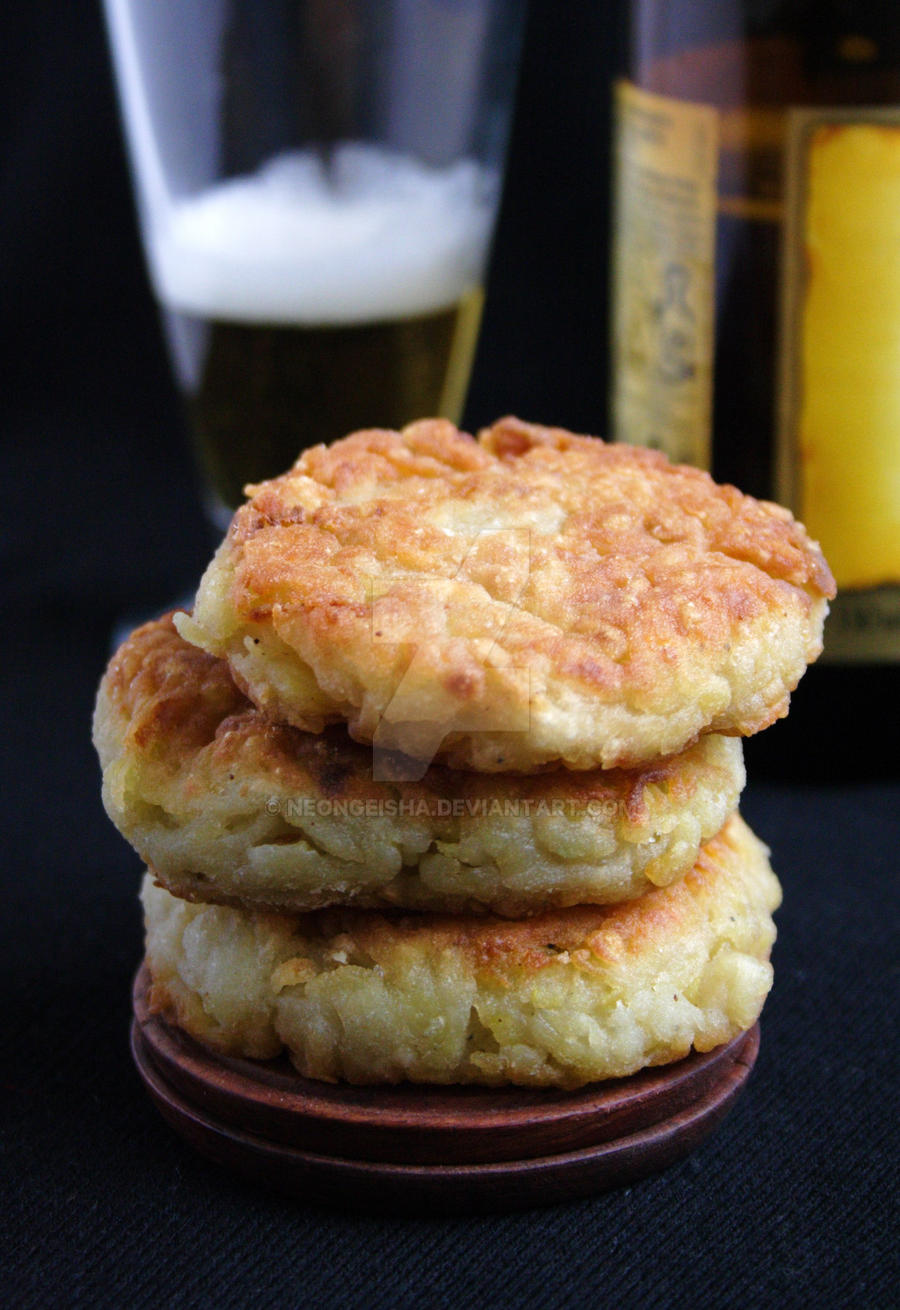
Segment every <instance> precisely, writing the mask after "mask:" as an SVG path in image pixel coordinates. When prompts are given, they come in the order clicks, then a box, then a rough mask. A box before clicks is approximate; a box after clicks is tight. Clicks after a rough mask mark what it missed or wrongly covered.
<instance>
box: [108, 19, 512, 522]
mask: <svg viewBox="0 0 900 1310" xmlns="http://www.w3.org/2000/svg"><path fill="white" fill-rule="evenodd" d="M105 10H106V19H107V28H108V32H109V37H110V46H111V51H112V57H113V65H114V68H115V74H116V82H117V87H118V92H119V102H120V106H121V110H122V117H123V123H124V128H125V136H126V140H127V144H128V153H129V158H130V162H131V166H132V174H133V178H134V187H135V193H136V198H137V204H138V211H139V217H140V225H141V232H142V237H143V242H144V248H145V252H146V257H147V263H148V267H149V272H150V278H151V282H152V285H153V288H154V291H155V293H156V296H157V299H158V301H159V304H160V307H161V310H162V315H163V322H164V327H165V335H166V338H167V341H168V345H169V349H170V353H171V357H172V362H173V366H174V370H175V374H176V377H177V380H178V383H179V385H180V388H181V390H182V392H183V394H184V396H185V399H186V402H187V410H188V416H189V420H190V427H191V430H192V434H193V437H194V439H195V442H196V447H197V453H198V456H199V462H200V468H201V473H202V475H203V481H204V487H205V490H206V492H207V494H208V496H209V509H210V512H211V514H212V516H213V518H214V519H215V521H216V522H217V523H219V524H221V523H222V522H223V521H224V522H227V519H228V517H229V514H230V511H231V509H232V508H233V507H234V506H235V505H236V504H237V503H239V501H240V498H241V495H242V488H243V486H244V484H245V483H247V482H253V481H257V480H259V479H262V478H265V477H268V476H272V475H274V474H277V473H280V472H282V471H283V470H284V469H285V468H288V467H289V466H290V465H291V464H292V463H293V461H294V459H295V458H296V457H297V455H298V453H299V452H300V450H301V449H303V448H305V447H307V446H311V445H314V444H316V443H317V442H320V441H326V442H327V441H332V440H334V439H335V438H337V437H340V436H342V435H344V434H345V433H347V432H350V431H353V430H354V429H356V428H361V427H398V426H401V425H402V424H404V423H406V422H409V421H411V420H413V419H416V418H421V417H425V416H431V415H442V416H445V417H448V418H451V419H453V420H455V421H458V419H459V417H460V414H461V411H462V407H463V403H464V400H465V394H466V390H467V387H468V381H469V373H470V370H471V364H472V358H473V354H474V349H475V343H476V338H477V334H478V326H479V319H480V314H481V304H482V299H483V291H482V285H483V279H484V274H485V268H486V264H487V259H488V254H489V249H490V242H491V236H492V231H493V226H494V221H495V217H496V212H497V207H498V202H499V196H500V189H501V183H502V171H503V161H504V155H505V148H506V142H507V137H508V131H509V123H510V117H511V107H512V100H513V92H514V84H515V73H516V66H517V59H518V50H519V45H520V37H521V24H522V10H523V4H522V3H519V0H105Z"/></svg>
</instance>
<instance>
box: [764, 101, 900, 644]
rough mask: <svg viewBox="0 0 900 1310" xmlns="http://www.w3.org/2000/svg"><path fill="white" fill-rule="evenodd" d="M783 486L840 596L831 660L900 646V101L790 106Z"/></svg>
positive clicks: (829, 632) (782, 494)
mask: <svg viewBox="0 0 900 1310" xmlns="http://www.w3.org/2000/svg"><path fill="white" fill-rule="evenodd" d="M786 163H787V169H786V180H787V187H786V197H785V199H786V227H785V242H784V260H783V274H782V305H783V318H782V342H781V379H780V393H779V405H780V414H779V432H778V459H779V466H778V475H779V478H778V495H779V498H780V499H782V500H784V501H785V502H786V503H787V504H789V505H790V506H791V508H792V509H793V510H794V511H795V513H796V514H797V515H798V516H799V517H800V518H801V519H802V520H803V522H804V523H805V524H806V526H807V528H808V529H809V532H810V534H811V535H812V536H813V537H815V538H817V539H818V540H819V542H820V543H821V545H822V549H823V551H824V553H825V556H826V558H827V560H828V562H829V564H830V565H831V568H832V570H833V572H834V574H835V578H836V579H837V584H838V589H839V595H838V598H837V601H836V602H835V604H834V606H833V609H832V614H831V615H830V616H829V620H828V626H827V628H826V640H825V658H826V659H828V658H830V659H840V660H848V659H856V660H885V659H896V658H897V657H898V655H900V110H897V109H892V110H880V109H873V110H868V109H851V110H846V111H843V110H834V109H831V110H792V111H791V112H790V114H789V115H788V150H787V160H786Z"/></svg>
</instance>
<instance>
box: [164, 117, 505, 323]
mask: <svg viewBox="0 0 900 1310" xmlns="http://www.w3.org/2000/svg"><path fill="white" fill-rule="evenodd" d="M497 194H498V179H497V175H496V173H494V172H489V171H487V170H485V169H484V168H482V167H480V166H479V165H478V164H476V163H475V162H474V161H473V160H462V161H460V162H458V163H456V164H453V165H451V166H450V167H447V168H442V169H432V168H428V167H426V166H425V165H423V164H421V163H419V162H418V161H417V160H414V159H411V158H409V157H406V156H403V155H398V154H396V153H394V152H392V151H389V150H386V149H384V148H382V147H378V146H373V145H366V144H362V143H356V142H345V143H343V144H341V145H340V146H338V147H337V148H336V149H335V150H334V151H333V153H332V156H331V160H330V163H329V165H328V167H327V168H326V166H325V165H324V163H323V161H322V160H321V159H320V157H319V156H318V155H317V154H315V153H314V152H312V151H291V152H288V153H285V154H281V155H277V156H275V157H273V158H272V159H270V160H269V161H267V162H266V163H265V164H264V165H263V166H262V167H261V168H260V169H259V171H258V172H257V173H255V174H253V175H247V176H241V177H236V178H231V179H228V180H226V181H223V182H220V183H218V184H216V185H215V186H212V187H210V188H208V189H207V190H205V191H203V192H201V193H200V194H199V195H196V196H192V197H190V198H188V199H182V200H176V201H174V202H171V204H170V205H167V206H166V209H165V212H163V213H160V212H159V211H157V213H156V214H153V213H151V214H150V215H149V216H148V217H149V219H150V223H149V228H150V230H149V234H148V235H149V246H150V262H151V270H152V274H153V278H154V282H155V286H156V291H157V294H158V296H159V297H160V299H161V300H162V302H163V303H164V304H165V305H166V306H167V307H169V308H171V309H176V310H180V311H182V312H184V313H188V314H194V315H197V316H203V317H211V318H219V319H223V318H224V319H237V320H240V321H242V322H256V323H294V324H306V325H314V324H335V323H361V322H372V321H376V320H379V319H386V318H397V317H403V316H406V315H412V314H421V313H427V312H429V311H432V310H438V309H442V308H445V307H447V306H449V305H452V304H454V303H455V302H456V301H457V300H459V298H460V297H461V296H462V295H463V294H464V293H465V292H466V291H468V290H470V289H471V288H472V287H474V286H477V285H478V283H479V282H480V281H481V279H482V277H483V274H484V266H485V262H486V259H487V251H488V244H489V241H490V235H491V228H492V225H493V218H494V212H495V209H496V203H497Z"/></svg>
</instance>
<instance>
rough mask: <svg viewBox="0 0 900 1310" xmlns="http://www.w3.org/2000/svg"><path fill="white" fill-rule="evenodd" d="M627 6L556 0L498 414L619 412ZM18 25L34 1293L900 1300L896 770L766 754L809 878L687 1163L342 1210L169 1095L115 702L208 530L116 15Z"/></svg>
mask: <svg viewBox="0 0 900 1310" xmlns="http://www.w3.org/2000/svg"><path fill="white" fill-rule="evenodd" d="M10 8H11V7H10ZM601 8H602V7H600V6H588V5H586V4H585V5H573V6H571V8H565V13H564V15H561V14H560V13H559V7H555V6H552V5H549V4H544V5H535V6H534V7H533V12H532V20H531V28H530V33H529V42H528V47H527V52H526V62H525V73H524V79H523V99H522V103H521V106H520V114H519V120H518V127H517V136H516V147H515V151H514V156H513V163H512V170H511V176H510V187H509V190H508V193H507V200H506V205H505V209H504V218H503V224H502V227H501V240H500V243H499V245H498V250H497V255H496V258H495V264H494V275H493V278H492V282H491V298H490V302H489V310H488V317H487V323H486V328H485V334H484V338H483V341H482V347H481V351H480V354H479V362H478V368H477V372H476V377H475V381H474V384H473V390H472V399H471V402H470V419H471V421H472V422H480V421H486V420H488V419H490V418H492V417H494V416H496V415H497V414H499V413H502V412H505V411H509V410H515V411H517V412H519V413H521V414H522V415H523V416H524V417H529V418H535V419H539V420H545V421H555V422H560V423H564V424H567V425H570V426H572V427H575V428H576V429H581V430H587V431H598V430H601V429H602V427H603V418H602V414H603V393H604V387H603V370H604V353H603V347H602V341H603V333H604V330H605V329H604V323H605V310H604V308H603V296H604V289H605V282H606V274H605V253H604V252H605V240H606V238H605V222H606V219H605V209H604V196H605V190H604V188H605V181H604V179H605V176H606V168H607V146H606V117H605V116H606V78H607V69H606V59H607V55H606V53H605V46H604V40H605V32H606V26H605V20H604V16H603V13H602V12H601ZM3 21H4V23H6V24H7V26H8V28H9V31H8V33H7V40H6V42H5V49H6V63H5V74H6V78H5V81H6V94H5V97H4V100H3V108H2V120H0V126H2V132H3V147H4V148H3V151H2V156H0V186H2V195H3V204H2V207H0V261H2V285H3V297H2V303H0V314H2V333H3V342H2V345H3V349H2V367H3V371H4V379H3V386H2V395H0V403H2V406H3V413H2V468H0V473H2V477H0V494H2V497H3V503H4V515H3V523H2V533H3V539H2V540H3V545H2V550H3V580H2V588H3V602H4V610H3V616H4V617H3V624H2V636H3V644H4V651H3V657H2V663H0V667H2V678H3V700H4V707H5V749H4V751H3V752H2V767H3V779H2V792H0V804H2V812H3V820H4V828H5V832H6V840H5V852H4V856H5V857H4V860H3V873H2V879H3V899H2V911H0V930H2V934H3V943H2V968H3V978H4V986H3V991H2V1015H3V1020H4V1023H3V1031H4V1039H3V1046H2V1058H3V1069H2V1075H0V1093H2V1097H3V1103H4V1113H3V1119H2V1130H0V1131H2V1147H3V1164H4V1174H5V1178H4V1187H3V1190H2V1200H0V1207H2V1241H3V1250H2V1260H3V1266H2V1280H0V1289H2V1294H3V1297H4V1300H5V1301H6V1303H8V1304H9V1305H10V1306H15V1307H26V1306H35V1307H37V1306H41V1307H45V1306H55V1305H60V1306H70V1305H72V1306H76V1305H77V1306H94V1305H102V1304H109V1305H115V1306H151V1305H153V1306H188V1305H200V1304H215V1305H217V1306H222V1307H225V1306H240V1307H250V1306H264V1305H289V1306H293V1305H297V1306H299V1305H304V1306H316V1307H319V1306H323V1307H324V1306H335V1307H336V1306H341V1307H353V1306H360V1307H363V1306H366V1307H371V1306H441V1307H442V1306H447V1307H462V1306H492V1305H497V1306H501V1305H505V1306H535V1307H538V1306H547V1307H551V1306H552V1307H563V1306H579V1305H598V1306H600V1305H613V1306H621V1305H632V1306H636V1307H652V1306H660V1307H663V1306H665V1307H668V1306H672V1305H685V1306H693V1305H704V1306H731V1305H734V1306H742V1307H746V1306H757V1305H778V1306H788V1305H797V1306H808V1305H820V1304H823V1303H827V1302H830V1303H832V1304H840V1305H847V1306H850V1305H853V1306H856V1305H864V1306H871V1307H874V1306H887V1305H889V1304H896V1300H895V1297H896V1288H897V1283H896V1278H897V1268H896V1261H895V1259H894V1258H893V1257H892V1254H891V1252H892V1246H891V1242H890V1228H889V1221H890V1219H891V1213H892V1212H891V1206H892V1202H893V1200H894V1193H895V1177H896V1142H897V1137H896V1119H897V1116H896V1105H895V1104H894V1101H895V1088H896V1072H897V1067H896V1034H895V1028H894V1025H893V1020H894V1017H895V1013H896V989H895V978H894V982H893V985H892V977H894V975H892V968H895V965H896V936H895V932H894V930H895V927H896V923H897V898H896V888H897V864H898V856H897V852H898V849H900V821H898V809H900V787H898V785H897V781H896V777H894V778H893V779H891V778H888V777H882V778H881V779H875V780H871V779H870V780H867V781H865V782H857V783H841V782H832V783H831V784H829V785H825V784H816V785H814V784H812V783H810V782H805V781H803V779H802V777H800V776H799V775H798V776H794V777H788V778H786V779H785V778H782V779H780V780H773V779H772V777H770V776H766V775H757V776H756V777H755V778H752V779H751V783H750V785H749V787H748V790H747V793H746V798H745V804H744V807H743V808H744V813H745V815H746V817H747V818H748V819H749V821H750V822H751V824H752V825H753V826H754V827H755V828H756V830H757V831H758V832H759V833H760V835H761V836H763V838H764V839H765V840H766V841H767V842H769V843H770V845H771V847H772V851H773V863H774V865H775V868H776V869H777V871H778V872H779V873H780V875H781V877H782V881H783V884H784V889H785V902H784V906H783V908H782V909H781V911H780V912H779V914H778V928H779V940H778V943H777V946H776V949H775V955H774V961H775V970H776V984H775V989H774V992H773V994H772V996H771V998H770V1000H769V1002H768V1005H767V1007H766V1010H765V1013H764V1017H763V1023H762V1049H761V1054H760V1057H759V1061H758V1063H757V1066H756V1070H755V1071H754V1074H753V1076H752V1078H751V1080H750V1083H749V1085H748V1087H747V1089H746V1091H745V1093H744V1095H743V1097H742V1098H741V1100H740V1101H739V1103H738V1105H737V1106H736V1108H735V1109H734V1111H733V1112H732V1114H731V1115H730V1116H729V1118H728V1119H727V1120H726V1122H725V1123H724V1125H723V1126H722V1127H721V1128H720V1129H719V1130H718V1132H717V1133H716V1134H715V1136H714V1137H712V1138H711V1139H709V1140H708V1141H707V1143H706V1144H704V1145H703V1146H702V1147H701V1148H700V1149H699V1150H698V1151H697V1152H696V1153H695V1154H694V1155H693V1156H692V1157H691V1158H689V1159H688V1160H686V1161H685V1162H684V1163H682V1164H680V1165H678V1166H675V1167H674V1168H672V1169H671V1170H669V1171H668V1172H667V1173H665V1174H663V1175H661V1176H659V1177H656V1178H653V1179H650V1180H647V1181H644V1182H641V1183H639V1184H636V1185H634V1186H632V1187H629V1188H626V1189H622V1190H619V1191H615V1192H612V1193H609V1194H606V1195H603V1196H598V1197H596V1198H594V1199H590V1200H585V1201H580V1202H577V1203H572V1204H569V1205H563V1206H554V1207H550V1208H546V1209H536V1210H532V1211H528V1212H523V1213H512V1214H499V1215H489V1216H474V1215H473V1216H464V1217H456V1218H443V1219H441V1218H429V1217H427V1216H422V1217H414V1218H396V1217H390V1216H387V1215H379V1214H358V1213H354V1212H353V1211H352V1210H351V1209H350V1208H349V1207H348V1208H344V1209H330V1210H325V1209H322V1208H319V1207H317V1206H315V1205H313V1204H306V1203H303V1202H298V1201H290V1200H285V1199H282V1198H279V1197H277V1196H274V1195H270V1194H267V1193H265V1192H262V1191H260V1190H257V1189H254V1188H253V1187H251V1186H249V1185H245V1184H243V1183H241V1182H240V1181H237V1180H236V1179H234V1178H232V1177H231V1176H229V1175H227V1174H226V1173H224V1172H223V1171H221V1170H219V1169H217V1168H216V1167H214V1166H212V1165H210V1164H207V1163H205V1162H204V1161H203V1160H201V1159H200V1158H198V1157H196V1156H194V1155H193V1154H191V1153H190V1152H189V1151H188V1150H187V1149H186V1148H185V1147H183V1146H182V1144H181V1143H180V1141H179V1140H178V1139H177V1138H176V1137H175V1136H174V1135H173V1134H172V1133H171V1132H170V1130H169V1129H168V1128H167V1127H166V1126H165V1125H164V1123H163V1122H162V1120H161V1119H160V1117H159V1116H158V1115H157V1113H156V1111H155V1110H154V1108H153V1107H152V1105H151V1103H150V1102H149V1100H148V1098H147V1096H146V1095H145V1093H144V1090H143V1087H142V1085H141V1083H140V1081H139V1079H138V1076H137V1074H136V1072H135V1070H134V1068H133V1067H132V1064H131V1061H130V1057H129V1053H128V1042H127V1037H128V1026H129V1016H130V985H131V979H132V976H133V973H134V971H135V968H136V966H137V963H138V961H139V959H140V956H141V926H140V919H139V911H138V906H137V902H136V890H137V885H138V879H139V873H140V870H139V865H138V861H137V859H136V857H135V856H134V855H133V854H132V853H131V852H130V851H129V850H128V848H127V847H126V846H125V844H124V842H123V841H122V840H121V839H120V838H119V837H118V835H117V834H116V833H115V832H114V830H113V829H112V827H111V825H110V824H109V823H108V821H107V820H106V818H105V816H104V814H103V812H102V809H101V805H100V798H99V773H98V768H97V764H96V761H95V759H94V756H93V752H92V748H91V746H90V741H89V733H90V715H91V708H92V702H93V695H94V689H95V686H96V683H97V679H98V678H99V675H100V673H101V671H102V668H103V665H104V663H105V661H106V659H107V656H108V653H109V643H110V634H111V632H112V631H113V629H114V627H115V625H116V624H118V623H121V622H122V621H124V622H126V623H128V622H130V621H132V620H133V619H137V618H138V617H140V616H141V615H142V614H144V613H147V612H152V611H153V610H154V609H157V608H158V607H160V606H162V605H163V604H165V603H166V601H167V600H169V599H171V598H173V597H177V596H178V595H180V594H182V593H183V592H184V591H185V590H187V589H189V588H190V587H192V586H193V585H194V583H195V582H196V579H197V576H198V574H199V571H200V569H201V568H202V566H203V564H204V563H205V561H206V559H207V557H208V554H209V550H210V547H211V539H210V537H209V536H208V535H207V532H206V530H205V528H204V526H203V519H202V515H201V512H200V508H199V500H198V497H197V491H196V483H195V480H194V477H193V474H192V471H191V466H190V462H189V457H188V454H187V450H186V445H185V442H184V438H183V435H182V429H181V425H180V413H179V410H178V406H177V401H176V397H175V396H174V394H173V391H172V387H171V383H170V381H169V376H168V372H167V367H166V361H165V358H164V353H163V349H162V345H161V342H160V335H159V330H158V326H157V322H156V318H155V314H154V311H153V307H152V304H151V302H150V297H149V293H148V291H147V287H146V282H145V279H144V275H143V272H142V268H141V263H140V254H139V249H138V243H137V238H136V235H135V231H134V224H133V220H132V217H131V202H130V196H129V194H128V189H127V175H126V172H125V168H124V164H123V160H122V155H121V149H120V146H119V140H118V134H117V124H116V120H115V114H114V106H113V101H112V92H111V87H110V83H109V78H108V73H107V70H106V61H105V50H104V48H103V43H102V35H101V30H100V25H99V18H98V14H97V13H96V12H95V11H94V10H93V9H92V7H90V6H77V5H70V4H67V3H63V2H62V0H60V2H59V3H55V4H50V3H35V4H34V5H32V6H22V7H21V12H19V13H18V14H17V15H16V16H15V17H13V16H12V15H11V14H9V13H8V14H7V17H6V18H5V19H4V20H3ZM802 694H803V692H802V687H801V690H800V692H798V701H799V698H800V697H801V696H802ZM896 717H897V716H896V707H895V705H893V704H891V705H887V706H885V721H884V724H883V725H882V727H883V728H884V729H885V730H891V728H892V726H893V730H896ZM778 731H780V729H779V728H774V729H772V732H773V733H776V732H778ZM751 767H752V755H751Z"/></svg>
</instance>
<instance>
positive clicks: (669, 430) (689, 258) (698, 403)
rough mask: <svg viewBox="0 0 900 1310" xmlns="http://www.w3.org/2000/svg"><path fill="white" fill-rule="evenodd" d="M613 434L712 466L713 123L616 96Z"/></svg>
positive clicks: (704, 110) (700, 111) (664, 105)
mask: <svg viewBox="0 0 900 1310" xmlns="http://www.w3.org/2000/svg"><path fill="white" fill-rule="evenodd" d="M616 117H617V131H616V160H615V190H616V223H615V230H614V233H613V273H612V276H613V279H614V287H613V307H614V308H613V322H612V356H613V436H614V437H615V439H616V440H617V441H627V442H630V443H631V444H633V445H641V446H655V447H657V448H658V449H661V450H664V451H665V452H666V454H667V455H669V457H670V458H671V459H674V460H677V461H683V462H686V463H691V464H699V465H700V466H702V467H706V468H708V467H709V463H710V453H711V452H710V447H711V425H712V386H713V332H714V305H715V245H716V177H717V168H718V114H717V112H716V110H715V109H713V108H711V107H710V106H708V105H697V104H689V103H686V102H684V101H679V100H673V99H670V98H669V97H668V96H659V95H653V94H651V93H649V92H647V91H641V90H640V89H639V88H638V87H635V86H634V85H632V84H631V83H630V82H624V81H623V82H620V83H618V85H617V87H616Z"/></svg>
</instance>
